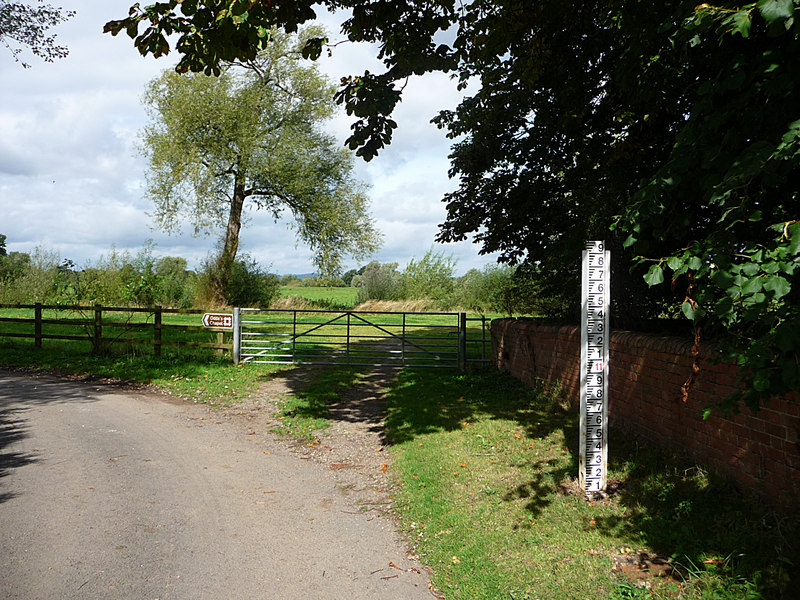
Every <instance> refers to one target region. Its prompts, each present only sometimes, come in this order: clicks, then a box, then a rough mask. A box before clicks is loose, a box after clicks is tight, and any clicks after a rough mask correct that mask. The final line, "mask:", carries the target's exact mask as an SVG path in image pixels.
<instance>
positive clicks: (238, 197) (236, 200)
mask: <svg viewBox="0 0 800 600" xmlns="http://www.w3.org/2000/svg"><path fill="white" fill-rule="evenodd" d="M244 201H245V193H244V178H243V177H241V178H240V177H239V176H237V177H236V182H235V184H234V188H233V198H232V200H231V209H230V213H229V215H228V226H227V228H226V229H225V245H224V246H223V248H222V254H220V256H219V259H218V260H217V272H216V273H215V288H216V290H215V292H216V294H217V296H218V297H219V299H220V300H224V299H225V298H227V297H228V294H227V292H228V286H229V285H230V283H231V271H232V270H233V263H234V261H235V260H236V252H237V251H238V250H239V232H240V231H241V229H242V208H243V207H244Z"/></svg>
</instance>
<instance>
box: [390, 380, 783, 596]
mask: <svg viewBox="0 0 800 600" xmlns="http://www.w3.org/2000/svg"><path fill="white" fill-rule="evenodd" d="M556 392H557V390H555V391H554V393H553V394H547V393H539V392H537V391H535V390H531V389H527V388H525V387H524V386H523V385H522V384H521V383H519V382H517V381H515V380H513V379H511V378H510V377H506V376H505V375H503V374H500V373H497V372H488V371H487V372H483V373H480V372H476V373H469V374H466V375H444V376H442V375H439V374H431V373H430V372H425V371H422V370H418V371H410V370H406V371H404V372H403V374H402V375H401V378H400V379H399V380H398V382H397V385H396V386H395V387H394V388H393V389H392V390H391V392H390V393H389V395H388V399H387V406H388V415H387V421H386V422H387V435H388V436H389V439H390V440H392V441H393V442H394V445H393V447H392V453H393V455H394V456H395V464H394V471H395V476H396V477H397V479H398V481H399V483H400V486H399V489H400V491H399V493H398V498H397V506H398V512H399V515H400V517H401V519H402V521H403V523H404V526H405V529H406V531H407V532H408V534H409V535H410V537H411V539H412V542H413V544H414V547H415V549H416V551H417V552H418V553H419V554H420V555H421V556H422V558H423V560H424V561H425V562H427V563H428V564H430V566H431V567H432V569H433V580H434V582H435V585H436V586H438V587H439V588H440V589H441V590H442V591H443V593H444V594H445V596H446V597H447V598H448V600H451V599H464V600H466V599H476V598H486V599H495V598H498V599H499V598H528V599H533V598H540V599H543V600H544V599H547V600H550V599H554V600H559V599H563V600H566V599H570V598H571V599H575V598H580V599H606V598H637V599H638V598H642V599H644V598H647V599H664V600H666V599H667V598H685V599H693V600H694V599H700V598H708V599H711V598H714V599H717V600H734V599H736V600H738V599H740V598H751V599H755V598H790V597H791V595H789V596H787V595H785V594H786V593H789V590H791V589H792V588H791V585H792V583H793V582H792V581H790V579H789V577H790V571H789V569H788V568H787V567H788V563H783V564H782V561H789V562H790V563H792V564H794V563H795V562H796V561H797V551H796V548H794V547H792V546H793V544H792V541H793V540H792V538H791V536H787V535H786V531H784V532H782V531H781V530H780V529H779V527H777V526H776V523H775V522H774V521H772V522H770V513H768V512H766V511H763V510H759V509H757V508H754V507H753V505H752V504H748V503H747V502H746V499H745V498H742V497H741V495H739V494H737V493H736V492H735V491H734V490H733V489H732V488H730V487H729V486H728V485H727V484H726V483H725V482H724V481H720V480H718V479H716V478H714V476H713V475H711V474H709V473H707V472H705V471H703V470H702V469H698V468H697V467H696V466H694V465H692V464H691V463H687V464H683V462H682V461H681V459H680V458H677V457H672V456H664V455H661V454H659V453H657V452H654V451H652V450H649V449H647V448H645V447H643V446H640V445H637V444H636V443H635V442H633V441H631V440H630V439H628V438H627V437H626V436H622V435H619V434H618V433H616V432H614V433H613V434H612V436H611V440H610V453H611V467H610V472H609V478H610V481H611V482H612V491H613V494H612V495H611V497H609V498H607V499H603V500H595V501H588V500H587V499H586V498H585V497H584V495H583V494H582V492H581V491H580V490H579V489H578V486H577V484H576V481H575V479H576V477H577V474H578V464H577V456H576V455H575V452H576V451H577V447H578V427H577V415H576V414H575V413H574V411H565V410H564V407H563V402H562V401H561V399H560V398H558V397H557V396H556V395H554V394H555V393H556ZM765 519H766V520H765ZM783 525H784V526H786V525H787V523H786V522H785V521H784V522H783ZM640 555H641V556H648V557H659V560H660V559H661V558H663V559H664V560H665V561H666V562H668V563H670V564H672V565H674V566H675V570H674V572H673V575H672V576H671V577H664V578H655V577H648V576H647V575H646V574H645V575H644V576H643V577H642V579H640V580H631V579H630V578H629V577H628V573H627V572H624V571H621V570H620V569H618V571H621V572H615V570H614V566H615V564H616V563H618V562H619V561H620V560H623V562H624V559H625V558H626V557H627V558H631V561H632V562H634V563H636V560H635V557H638V556H640ZM639 575H640V574H637V576H639ZM641 586H647V587H641Z"/></svg>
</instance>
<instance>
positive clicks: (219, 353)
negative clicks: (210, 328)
mask: <svg viewBox="0 0 800 600" xmlns="http://www.w3.org/2000/svg"><path fill="white" fill-rule="evenodd" d="M224 343H225V332H224V331H218V332H217V346H222V345H223V344H224ZM222 352H223V349H222V348H217V349H216V350H214V355H215V356H222Z"/></svg>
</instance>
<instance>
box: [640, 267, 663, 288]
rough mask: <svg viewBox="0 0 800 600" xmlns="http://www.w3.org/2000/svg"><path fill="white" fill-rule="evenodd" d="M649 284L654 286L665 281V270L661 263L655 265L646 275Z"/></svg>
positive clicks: (645, 278)
mask: <svg viewBox="0 0 800 600" xmlns="http://www.w3.org/2000/svg"><path fill="white" fill-rule="evenodd" d="M644 280H645V282H646V283H647V285H650V286H653V285H658V284H659V283H663V282H664V270H663V269H662V268H661V265H653V266H652V267H650V270H649V271H647V274H646V275H645V276H644Z"/></svg>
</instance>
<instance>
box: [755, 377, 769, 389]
mask: <svg viewBox="0 0 800 600" xmlns="http://www.w3.org/2000/svg"><path fill="white" fill-rule="evenodd" d="M769 386H770V382H769V377H768V376H767V375H763V374H759V375H757V376H756V377H755V379H753V387H754V388H755V389H756V390H757V391H759V392H766V391H767V390H768V389H769Z"/></svg>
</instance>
